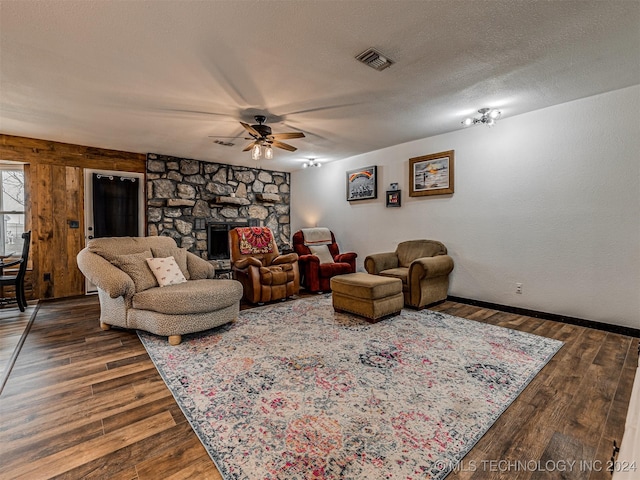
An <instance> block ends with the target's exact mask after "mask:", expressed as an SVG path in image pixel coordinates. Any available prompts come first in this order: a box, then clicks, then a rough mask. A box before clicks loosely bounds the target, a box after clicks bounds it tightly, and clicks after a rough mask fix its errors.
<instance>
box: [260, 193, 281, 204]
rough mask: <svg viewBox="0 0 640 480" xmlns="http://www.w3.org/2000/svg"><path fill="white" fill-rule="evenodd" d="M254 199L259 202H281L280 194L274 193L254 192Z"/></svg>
mask: <svg viewBox="0 0 640 480" xmlns="http://www.w3.org/2000/svg"><path fill="white" fill-rule="evenodd" d="M256 200H259V201H261V202H270V203H281V202H282V199H281V198H280V195H278V194H276V193H256Z"/></svg>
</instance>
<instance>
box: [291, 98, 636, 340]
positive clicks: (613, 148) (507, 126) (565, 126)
mask: <svg viewBox="0 0 640 480" xmlns="http://www.w3.org/2000/svg"><path fill="white" fill-rule="evenodd" d="M639 115H640V86H634V87H630V88H626V89H622V90H617V91H613V92H608V93H605V94H601V95H597V96H594V97H589V98H585V99H581V100H578V101H574V102H570V103H566V104H562V105H557V106H554V107H550V108H545V109H543V110H538V111H535V112H531V113H528V114H523V115H519V116H516V117H511V118H508V117H507V118H503V119H502V120H500V121H499V122H498V124H497V125H496V126H495V127H494V128H487V127H484V126H475V127H470V128H468V129H462V130H459V131H456V132H452V133H448V134H444V135H439V136H436V137H430V138H425V139H422V140H418V141H414V142H410V143H406V144H402V145H396V146H394V147H390V148H386V149H384V150H378V151H375V152H371V153H367V154H364V155H359V156H356V157H351V158H348V159H345V160H343V161H340V162H333V163H330V164H327V165H324V166H323V167H322V168H320V169H305V170H299V171H295V172H293V173H292V178H291V185H292V190H291V208H292V212H291V214H292V218H291V227H292V232H295V231H297V230H298V229H300V228H303V227H308V226H314V225H318V226H327V227H330V228H331V229H332V230H333V231H334V233H335V234H336V236H337V238H338V243H339V245H340V248H341V250H342V251H355V252H357V253H358V269H359V270H362V266H363V262H364V258H365V257H366V256H367V255H368V254H371V253H375V252H382V251H392V250H394V249H395V246H396V244H397V243H398V242H400V241H402V240H409V239H415V238H429V239H435V240H440V241H442V242H443V243H444V244H445V245H446V246H447V248H448V249H449V253H450V255H451V256H452V257H453V259H454V262H455V269H454V271H453V274H452V277H451V286H450V289H449V294H450V295H454V296H459V297H464V298H470V299H476V300H482V301H486V302H493V303H498V304H502V305H510V306H515V307H521V308H528V309H532V310H538V311H543V312H549V313H555V314H560V315H567V316H573V317H578V318H584V319H588V320H594V321H598V322H604V323H610V324H617V325H624V326H629V327H634V328H640V122H639V121H638V116H639ZM416 121H419V119H416ZM446 150H455V193H454V194H453V195H447V196H431V197H414V198H411V197H409V158H411V157H417V156H421V155H427V154H431V153H436V152H442V151H446ZM368 165H377V166H378V176H379V178H378V198H377V199H376V200H365V201H357V202H351V203H349V202H347V201H346V200H345V195H346V194H345V188H346V180H345V172H346V171H347V170H350V169H354V168H358V167H364V166H368ZM391 182H398V183H399V185H400V188H401V189H402V207H400V208H386V207H385V191H386V190H387V189H388V187H389V184H390V183H391ZM516 282H521V283H522V284H523V293H522V294H516V293H515V283H516Z"/></svg>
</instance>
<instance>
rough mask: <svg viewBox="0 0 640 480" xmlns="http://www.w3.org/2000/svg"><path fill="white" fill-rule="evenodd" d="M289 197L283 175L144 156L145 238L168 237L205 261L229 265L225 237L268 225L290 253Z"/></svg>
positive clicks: (288, 177) (229, 166)
mask: <svg viewBox="0 0 640 480" xmlns="http://www.w3.org/2000/svg"><path fill="white" fill-rule="evenodd" d="M289 197H290V174H289V173H286V172H277V171H270V170H261V169H256V168H249V167H241V166H236V165H226V164H221V163H211V162H203V161H199V160H193V159H187V158H177V157H170V156H166V155H158V154H148V155H147V233H148V235H167V236H170V237H172V238H174V239H175V240H176V242H177V244H178V246H181V247H185V248H186V249H187V250H189V251H190V252H193V253H195V254H197V255H199V256H200V257H202V258H205V259H207V260H215V261H220V262H221V263H223V264H224V263H226V262H225V260H226V261H228V259H229V257H228V240H227V243H226V247H225V243H224V242H225V240H224V238H223V237H224V235H226V234H227V233H228V230H230V229H231V228H235V227H237V226H249V225H251V226H258V225H264V226H266V227H269V228H270V229H271V231H272V232H273V235H274V238H275V240H276V243H277V244H278V248H279V249H280V250H286V249H289V248H290V241H291V240H290V238H291V227H290V223H289V222H290V220H289V218H290V217H289V212H290V206H289ZM223 230H224V233H223Z"/></svg>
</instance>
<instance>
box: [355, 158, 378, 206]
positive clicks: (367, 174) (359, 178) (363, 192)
mask: <svg viewBox="0 0 640 480" xmlns="http://www.w3.org/2000/svg"><path fill="white" fill-rule="evenodd" d="M371 198H378V175H377V167H376V166H371V167H364V168H358V169H356V170H349V171H348V172H347V201H349V202H352V201H355V200H368V199H371Z"/></svg>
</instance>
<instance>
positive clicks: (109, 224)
mask: <svg viewBox="0 0 640 480" xmlns="http://www.w3.org/2000/svg"><path fill="white" fill-rule="evenodd" d="M143 182H144V174H143V173H130V172H117V171H113V170H93V169H85V177H84V205H85V209H84V211H85V222H84V224H85V232H84V233H85V235H84V237H85V245H86V243H87V241H89V240H91V239H92V238H101V237H138V236H144V225H145V223H144V219H145V209H144V184H143ZM85 284H86V293H87V294H90V293H96V292H97V289H96V286H95V285H93V284H92V283H91V282H89V280H86V279H85Z"/></svg>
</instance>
